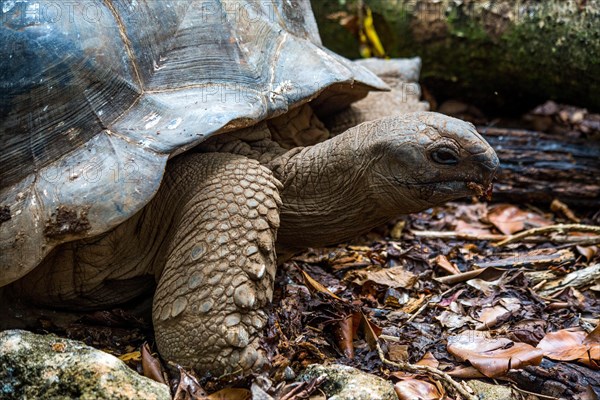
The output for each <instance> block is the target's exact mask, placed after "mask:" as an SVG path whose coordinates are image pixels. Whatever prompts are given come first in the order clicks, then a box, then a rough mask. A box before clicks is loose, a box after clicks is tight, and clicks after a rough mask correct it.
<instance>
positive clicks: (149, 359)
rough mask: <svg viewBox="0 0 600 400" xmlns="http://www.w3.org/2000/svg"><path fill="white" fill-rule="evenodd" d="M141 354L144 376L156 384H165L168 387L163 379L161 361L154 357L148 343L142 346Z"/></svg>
mask: <svg viewBox="0 0 600 400" xmlns="http://www.w3.org/2000/svg"><path fill="white" fill-rule="evenodd" d="M141 354H142V369H143V371H144V376H145V377H146V378H150V379H152V380H155V381H156V382H160V383H164V384H165V385H166V384H167V382H166V381H165V378H164V377H163V370H162V365H160V361H158V359H157V358H156V357H154V356H153V355H152V352H151V351H150V346H148V343H144V344H143V345H142V351H141Z"/></svg>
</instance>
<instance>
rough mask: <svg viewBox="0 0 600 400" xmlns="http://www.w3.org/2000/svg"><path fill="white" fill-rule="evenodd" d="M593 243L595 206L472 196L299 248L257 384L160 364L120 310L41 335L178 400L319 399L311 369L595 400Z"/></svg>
mask: <svg viewBox="0 0 600 400" xmlns="http://www.w3.org/2000/svg"><path fill="white" fill-rule="evenodd" d="M464 117H465V116H464V115H463V118H464ZM476 122H477V121H476ZM356 223H357V224H358V223H360V221H357V222H356ZM599 235H600V201H599V203H598V207H596V208H595V209H589V208H588V209H573V210H572V209H570V208H569V207H568V206H567V205H565V204H562V203H560V202H558V203H556V202H555V203H553V205H552V207H550V205H537V206H534V205H531V204H512V203H509V202H505V203H488V202H482V201H480V200H478V199H470V200H467V201H463V202H453V203H449V204H446V205H444V206H442V207H436V208H433V209H429V210H427V211H424V212H421V213H418V214H413V215H408V216H403V217H402V218H400V219H398V220H396V221H393V222H391V223H389V224H388V225H386V226H382V227H380V228H378V229H376V230H374V231H372V232H370V233H369V234H368V235H365V236H363V237H361V238H358V239H356V240H355V241H353V242H352V243H345V244H341V245H339V246H337V247H330V248H324V249H309V250H308V251H306V252H305V253H303V254H300V255H298V256H296V257H294V258H293V259H292V260H291V261H289V262H287V263H286V264H285V265H283V266H282V267H281V268H279V270H278V272H277V277H276V283H275V295H274V300H273V304H272V305H271V306H270V308H269V310H268V313H269V315H270V319H269V323H268V327H267V329H266V336H265V340H264V346H265V348H266V349H267V350H268V352H269V354H270V357H271V360H272V366H271V367H270V369H269V370H268V371H267V373H266V374H263V375H262V376H260V377H259V376H258V375H250V376H245V377H238V376H235V375H229V376H225V377H208V376H196V375H195V374H194V373H193V371H186V370H184V369H182V368H181V367H177V366H173V365H167V364H166V363H164V362H162V361H161V360H160V358H159V357H158V355H157V353H156V348H155V346H154V345H153V337H152V329H151V321H150V320H149V319H145V320H144V319H140V318H136V317H133V316H132V315H130V314H129V313H128V312H126V311H123V310H112V311H106V312H96V313H92V314H88V315H85V316H82V318H80V319H79V320H78V322H77V323H75V324H70V325H69V326H60V327H59V326H55V325H52V324H51V323H50V322H49V321H46V325H45V329H44V330H45V331H52V332H56V333H58V334H60V335H66V336H68V337H71V338H74V339H80V340H83V341H85V342H86V343H88V344H90V345H93V346H95V347H97V348H100V349H103V350H106V351H108V352H110V353H113V354H115V355H117V356H118V357H120V358H121V359H122V360H124V361H125V362H126V363H127V364H128V365H130V366H131V367H132V368H134V369H137V370H138V371H139V372H140V373H143V374H145V375H147V376H149V377H152V378H154V379H156V380H162V381H163V382H167V383H168V384H170V386H171V388H172V393H173V395H174V398H175V399H178V400H183V399H190V400H192V399H213V400H214V399H232V400H235V399H249V398H251V393H252V392H255V391H256V390H259V389H257V386H258V387H259V388H260V389H262V391H261V393H263V396H266V395H267V394H268V396H272V398H275V399H287V400H289V399H308V398H311V399H325V397H324V396H323V395H322V393H321V392H320V389H319V387H320V385H321V384H323V382H321V381H314V380H313V381H308V382H304V383H298V382H294V381H295V380H296V377H297V376H298V374H299V373H300V372H301V371H302V370H303V369H304V368H305V367H306V366H308V365H310V364H313V363H318V364H326V363H337V364H344V365H349V366H352V367H355V368H358V369H360V370H362V371H365V372H368V373H371V374H375V375H377V376H380V377H383V378H384V379H387V380H390V381H391V382H392V383H393V384H394V387H395V389H396V392H397V393H398V395H399V397H400V399H415V398H423V399H444V398H447V399H457V398H460V393H459V392H460V388H462V389H463V390H466V391H467V392H468V389H466V388H465V387H464V386H462V385H460V384H455V382H456V381H463V380H464V381H465V382H466V383H467V384H468V383H469V381H470V380H472V379H476V380H479V381H483V382H484V383H483V384H484V385H485V384H486V383H487V384H488V386H486V387H487V388H488V389H489V390H491V389H490V388H491V387H493V386H494V385H500V386H502V387H503V388H504V389H505V390H508V392H505V393H510V395H509V397H505V398H530V399H535V398H543V399H549V398H579V399H594V398H597V396H598V394H599V393H600V374H598V369H599V368H600V327H599V326H600V321H599V316H600V296H599V293H600V252H599V251H598V250H599V246H600V236H599ZM144 343H148V344H149V345H143V344H144ZM153 354H154V355H153ZM471 382H473V381H471ZM453 385H454V386H453ZM488 389H485V390H488ZM457 390H458V391H457ZM480 390H481V389H480ZM207 392H208V393H212V394H211V395H207V394H206V393H207ZM533 393H537V395H534V394H533ZM507 396H508V395H507ZM463 397H464V396H463Z"/></svg>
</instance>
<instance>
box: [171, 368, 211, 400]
mask: <svg viewBox="0 0 600 400" xmlns="http://www.w3.org/2000/svg"><path fill="white" fill-rule="evenodd" d="M177 368H179V384H178V385H177V388H176V389H175V395H173V400H206V399H207V393H206V391H205V390H204V388H203V387H202V386H200V383H199V382H198V378H197V377H196V376H195V375H194V373H193V372H187V371H186V370H184V369H183V368H181V367H180V366H177Z"/></svg>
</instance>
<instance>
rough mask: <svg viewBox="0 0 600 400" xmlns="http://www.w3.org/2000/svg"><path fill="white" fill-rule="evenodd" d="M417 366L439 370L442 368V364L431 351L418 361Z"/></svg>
mask: <svg viewBox="0 0 600 400" xmlns="http://www.w3.org/2000/svg"><path fill="white" fill-rule="evenodd" d="M416 365H425V366H427V367H432V368H438V367H439V366H440V362H439V361H438V360H437V359H436V358H435V356H434V355H433V354H432V353H431V352H430V351H428V352H427V353H425V355H424V356H423V358H421V359H420V360H419V361H417V363H416Z"/></svg>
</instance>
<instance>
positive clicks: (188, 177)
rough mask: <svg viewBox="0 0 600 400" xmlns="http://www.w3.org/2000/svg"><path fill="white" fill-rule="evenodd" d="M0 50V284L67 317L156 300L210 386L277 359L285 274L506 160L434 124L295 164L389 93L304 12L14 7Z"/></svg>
mask: <svg viewBox="0 0 600 400" xmlns="http://www.w3.org/2000/svg"><path fill="white" fill-rule="evenodd" d="M0 43H1V44H0V46H1V47H0V51H1V56H0V82H1V88H2V95H1V96H0V118H1V125H0V138H1V139H2V146H1V149H0V152H1V153H0V154H1V155H0V163H1V165H2V169H1V171H0V177H1V185H0V251H1V260H0V286H5V287H4V291H5V293H6V295H7V296H8V298H13V299H14V298H18V299H20V300H22V301H28V302H30V303H32V304H35V305H37V306H43V307H60V308H72V309H98V308H103V307H109V306H113V305H116V304H122V303H124V302H127V301H130V300H132V299H135V298H139V297H140V296H148V295H149V293H152V292H153V293H154V298H153V310H152V314H153V324H154V330H155V333H156V342H157V345H158V348H159V351H160V353H161V354H162V356H163V357H165V358H166V359H169V360H173V361H175V362H178V363H180V364H182V365H186V366H190V367H195V368H198V369H201V370H203V371H212V372H215V373H218V372H223V371H227V370H230V371H231V370H239V369H242V370H246V371H247V370H251V369H256V368H258V367H260V366H261V365H263V364H265V362H266V361H268V360H267V359H266V356H265V353H264V351H263V350H262V349H261V346H260V342H259V339H260V332H261V330H262V328H263V327H264V326H265V323H266V319H267V317H266V314H265V312H264V310H263V308H264V307H265V306H266V305H267V304H268V302H269V301H270V299H271V296H272V291H273V280H274V274H275V269H276V265H277V263H278V262H281V261H282V260H285V259H286V257H289V256H290V255H293V254H294V252H297V251H298V250H300V249H303V248H306V247H309V246H323V245H328V244H333V243H337V242H340V241H344V240H347V239H349V238H352V237H354V236H356V235H359V234H361V233H364V232H366V231H368V230H369V229H371V228H373V227H374V226H376V225H378V224H381V223H383V222H385V221H388V220H389V219H391V218H393V217H395V216H398V215H399V214H405V213H411V212H416V211H419V210H423V209H426V208H429V207H431V206H433V205H436V204H440V203H442V202H445V201H447V200H451V199H456V198H459V197H464V196H469V195H472V194H474V193H477V192H478V191H479V192H480V191H481V190H482V188H484V187H487V186H488V185H489V184H490V181H491V179H492V175H493V173H494V171H495V169H496V167H497V164H498V160H497V157H496V155H495V153H494V151H493V150H492V148H491V147H490V146H489V145H488V144H487V143H486V142H485V141H484V140H483V139H482V138H481V137H480V136H479V135H478V134H477V132H476V131H475V129H474V128H473V126H472V125H470V124H467V123H465V122H462V121H460V120H456V119H452V118H449V117H445V116H442V115H438V114H434V113H427V112H418V113H413V114H406V115H402V116H395V117H389V118H383V119H379V120H375V121H371V122H365V123H363V124H360V125H358V126H355V127H353V128H351V129H349V130H347V131H345V132H343V133H341V134H339V135H337V136H334V137H332V138H330V139H328V140H325V141H320V142H319V140H314V141H316V142H319V143H316V144H313V145H310V146H304V147H292V148H286V146H284V145H283V143H284V142H285V143H288V144H289V143H295V142H294V141H293V140H292V141H290V140H287V139H286V138H289V137H290V136H294V135H304V136H306V137H309V138H310V137H312V138H315V137H317V138H321V137H322V136H323V134H324V133H325V134H326V133H327V131H326V130H325V128H324V126H323V124H322V123H321V122H320V118H324V117H326V116H328V115H331V114H332V113H335V112H337V111H339V110H341V109H344V108H345V107H347V106H348V105H349V104H350V103H352V102H354V101H356V100H359V99H361V98H363V97H364V96H366V95H367V93H368V92H369V91H370V90H384V89H385V84H383V83H382V81H380V80H379V79H378V78H377V77H376V76H375V75H374V74H373V73H371V72H369V71H368V70H366V69H364V68H362V67H360V66H358V65H356V64H354V63H352V62H350V61H349V60H346V59H344V58H343V57H340V56H338V55H336V54H334V53H332V52H330V51H328V50H327V49H325V48H323V47H322V45H321V42H320V38H319V35H318V32H317V28H316V25H315V21H314V18H313V16H312V12H311V9H310V3H309V1H308V0H285V1H284V0H281V1H279V0H276V1H272V2H263V1H260V0H212V1H206V0H202V1H174V0H173V1H166V0H162V1H154V0H137V1H135V0H132V1H127V0H105V1H100V0H97V1H88V2H82V3H77V2H75V3H74V2H62V3H61V2H38V1H18V2H12V1H3V2H2V27H1V29H0ZM390 113H393V110H390ZM287 147H289V146H287Z"/></svg>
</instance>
